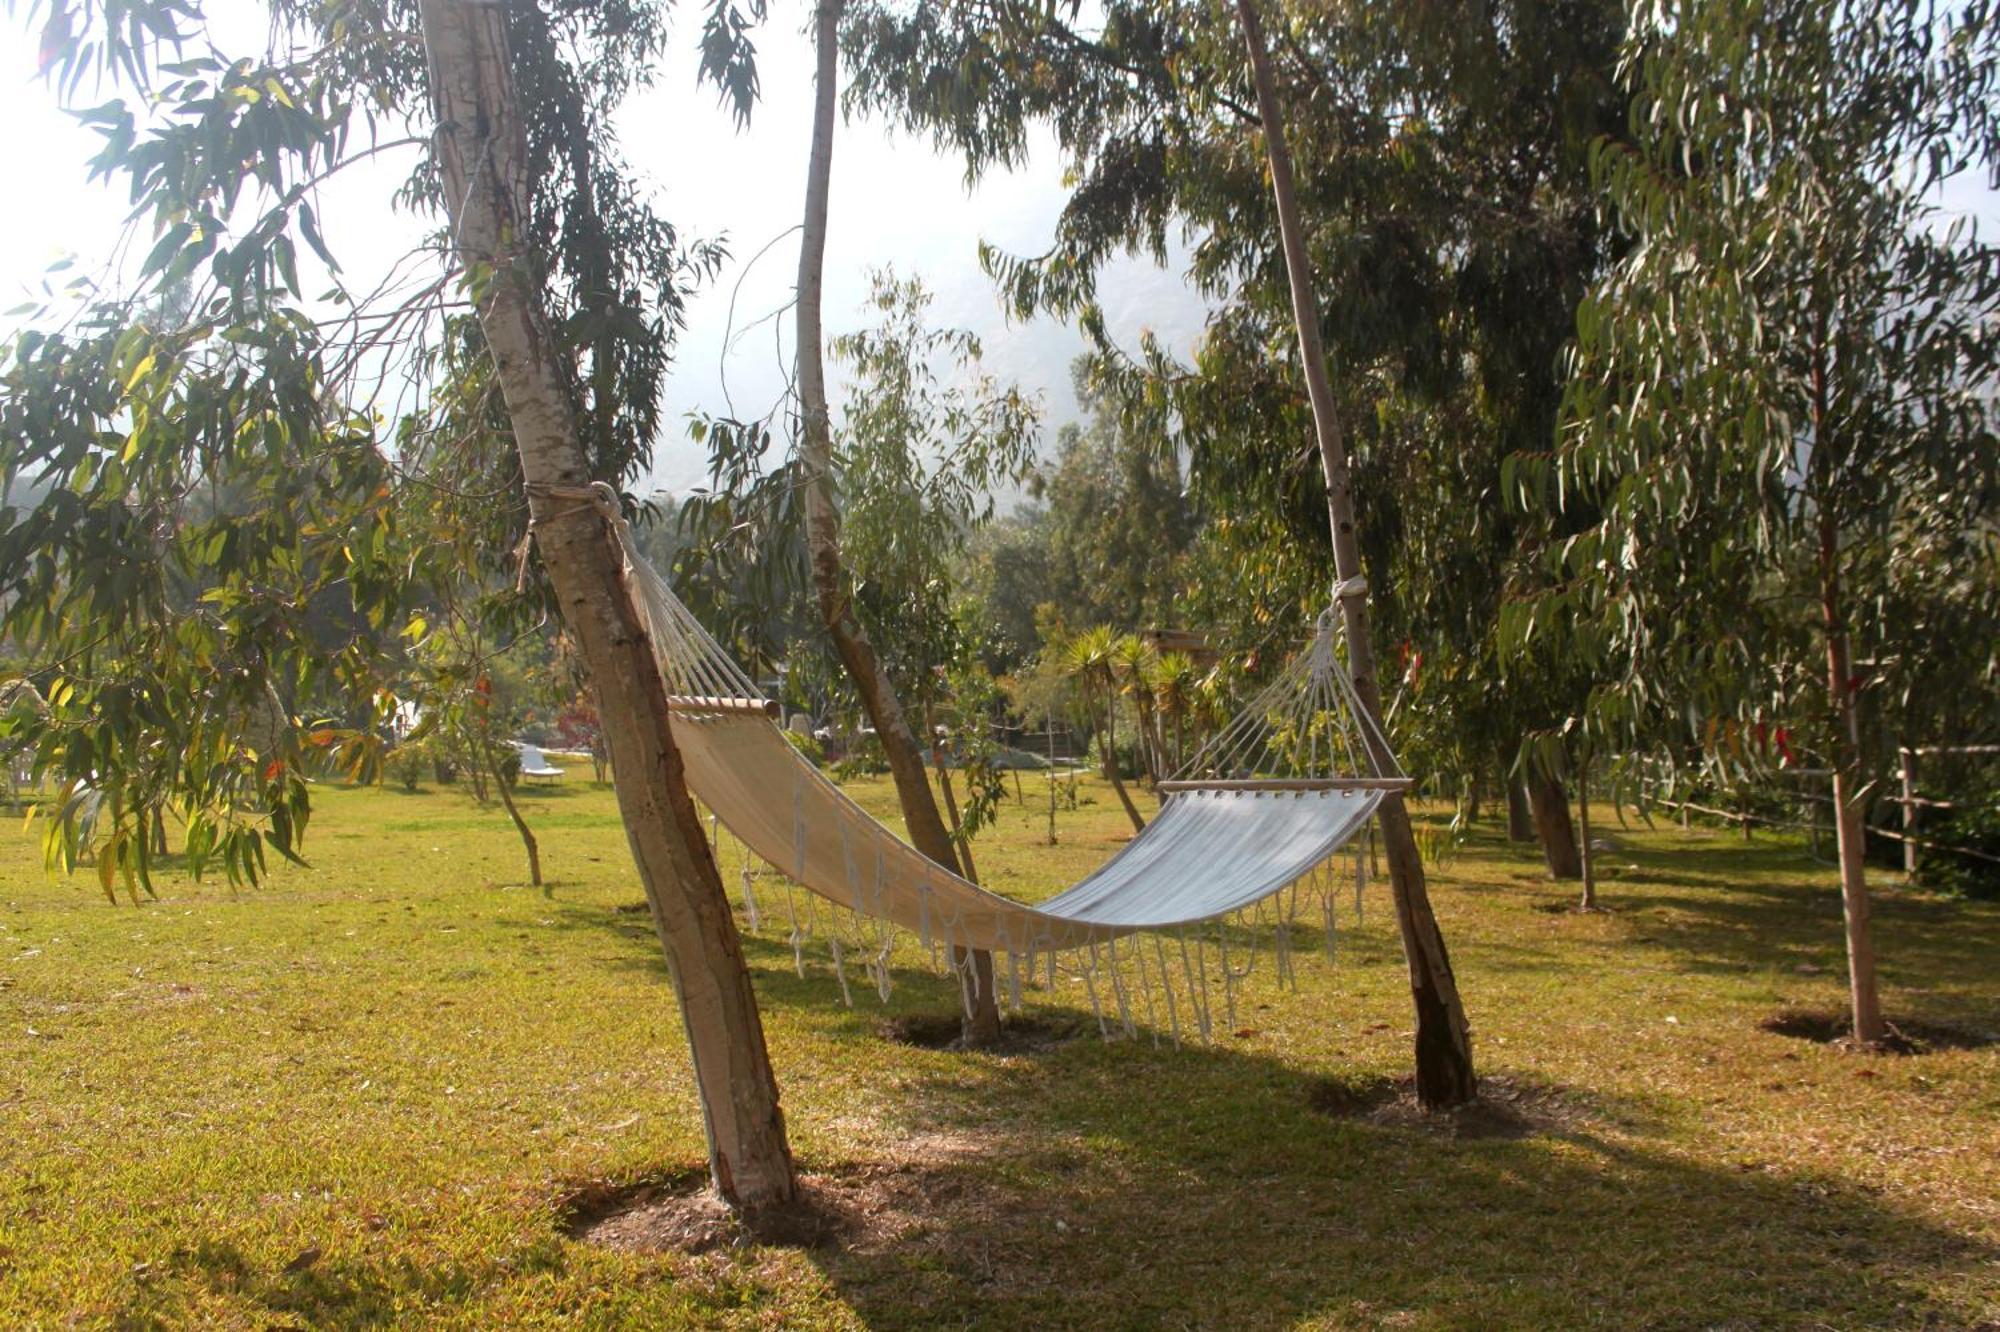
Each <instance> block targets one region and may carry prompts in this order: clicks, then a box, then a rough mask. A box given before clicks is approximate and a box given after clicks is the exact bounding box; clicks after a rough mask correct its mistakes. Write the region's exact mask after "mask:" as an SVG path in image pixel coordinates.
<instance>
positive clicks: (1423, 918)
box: [1236, 0, 1479, 1109]
mask: <svg viewBox="0 0 2000 1332" xmlns="http://www.w3.org/2000/svg"><path fill="white" fill-rule="evenodd" d="M1236 9H1237V14H1238V15H1239V16H1240V18H1241V19H1242V23H1243V35H1244V39H1245V41H1246V42H1247V43H1248V45H1249V47H1250V67H1251V73H1252V75H1253V77H1254V78H1255V81H1256V85H1257V111H1258V114H1259V116H1261V117H1262V119H1263V122H1264V147H1265V151H1266V153H1267V154H1268V156H1269V158H1270V164H1271V190H1272V194H1273V196H1274V197H1275V199H1276V202H1277V210H1278V229H1279V232H1280V235H1281V237H1282V239H1283V241H1284V247H1285V271H1286V274H1287V276H1288V277H1289V279H1290V281H1291V289H1292V317H1293V319H1294V320H1295V321H1296V322H1297V324H1298V330H1299V360H1300V362H1301V363H1302V366H1303V369H1304V371H1305V376H1306V391H1307V393H1308V395H1309V396H1310V397H1311V399H1312V412H1313V429H1314V433H1315V434H1316V435H1317V436H1318V439H1319V452H1320V463H1321V466H1322V467H1323V468H1324V470H1325V472H1326V508H1327V519H1328V522H1329V524H1330V525H1331V527H1332V529H1333V564H1334V572H1335V576H1336V577H1337V578H1338V579H1339V580H1340V583H1341V588H1340V608H1341V615H1342V619H1343V624H1344V626H1345V628H1346V631H1347V651H1348V664H1349V666H1350V668H1351V669H1352V671H1353V675H1354V691H1355V694H1356V696H1357V697H1358V698H1359V700H1360V703H1361V707H1362V709H1363V710H1364V711H1365V712H1366V713H1367V715H1368V716H1369V718H1370V719H1371V720H1372V721H1374V722H1375V725H1376V731H1377V732H1378V733H1382V734H1386V732H1382V731H1381V722H1382V687H1381V681H1380V679H1379V678H1378V670H1377V667H1376V664H1375V644H1374V640H1373V639H1371V638H1370V637H1369V628H1368V602H1367V599H1366V596H1365V594H1363V593H1362V592H1361V591H1359V590H1358V589H1359V581H1358V580H1359V578H1360V574H1361V550H1360V543H1359V542H1358V541H1357V540H1356V538H1355V531H1354V493H1353V490H1352V487H1351V482H1350V478H1349V476H1348V468H1347V450H1346V447H1345V445H1344V443H1343V441H1342V439H1341V428H1340V417H1339V413H1338V410H1337V408H1336V407H1335V405H1334V401H1333V388H1332V385H1330V384H1329V383H1328V382H1327V377H1326V353H1325V350H1324V348H1323V347H1322V346H1321V343H1320V333H1319V309H1318V306H1317V305H1316V303H1315V302H1314V299H1313V291H1312V273H1311V269H1310V267H1309V266H1308V263H1307V259H1306V244H1305V233H1304V231H1303V229H1302V228H1301V227H1300V224H1299V210H1298V202H1297V200H1296V199H1295V198H1294V197H1293V192H1292V159H1291V152H1290V150H1289V149H1287V148H1286V146H1285V126H1284V114H1283V111H1282V110H1281V108H1280V107H1279V105H1278V90H1277V84H1276V82H1275V81H1274V80H1273V78H1272V77H1271V59H1270V56H1269V54H1268V53H1267V52H1266V51H1265V49H1264V33H1263V27H1262V25H1261V24H1260V23H1259V21H1258V18H1257V6H1256V0H1236ZM1368 743H1369V744H1370V746H1371V747H1372V748H1373V749H1374V750H1375V751H1376V761H1377V762H1378V763H1382V764H1384V765H1386V764H1388V763H1390V762H1393V756H1392V755H1390V754H1389V753H1388V752H1387V750H1386V745H1385V744H1384V743H1382V742H1380V741H1377V740H1376V739H1375V737H1374V736H1373V735H1371V736H1370V737H1369V741H1368ZM1376 818H1377V820H1378V821H1379V822H1380V824H1381V825H1382V840H1383V843H1384V846H1385V849H1386V853H1387V855H1388V858H1389V880H1390V885H1391V889H1392V891H1393V893H1394V895H1395V902H1396V924H1397V928H1398V929H1399V930H1400V931H1401V933H1402V937H1403V955H1404V957H1405V958H1406V959H1407V961H1408V963H1409V969H1410V998H1411V1001H1412V1003H1413V1005H1414V1007H1415V1010H1416V1026H1417V1030H1416V1063H1417V1099H1418V1101H1419V1102H1421V1103H1422V1104H1423V1105H1425V1106H1427V1107H1430V1108H1433V1109H1441V1108H1445V1107H1449V1106H1455V1105H1463V1104H1465V1103H1466V1102H1469V1101H1471V1100H1472V1099H1473V1098H1474V1097H1476V1096H1477V1095H1478V1093H1479V1084H1478V1081H1477V1079H1476V1078H1475V1076H1474V1074H1473V1068H1472V1036H1471V1033H1470V1031H1469V1030H1468V1029H1467V1027H1466V1021H1465V1009H1464V1007H1463V1005H1462V1004H1461V1003H1460V1001H1459V997H1458V981H1457V979H1456V978H1455V977H1454V976H1453V975H1452V971H1451V959H1450V957H1449V955H1448V954H1447V953H1446V951H1445V944H1444V935H1443V933H1442V932H1441V931H1440V930H1439V929H1438V925H1437V918H1436V916H1435V915H1434V914H1433V913H1432V911H1431V903H1430V893H1429V890H1428V888H1427V886H1426V885H1425V883H1424V864H1423V859H1422V857H1421V856H1420V855H1419V854H1418V852H1417V839H1416V836H1415V834H1414V832H1413V831H1412V829H1411V827H1410V815H1409V810H1408V808H1407V807H1406V806H1405V804H1404V803H1403V797H1402V794H1401V793H1400V792H1391V793H1390V794H1389V795H1388V797H1387V798H1386V799H1384V800H1383V802H1382V804H1381V805H1380V806H1379V807H1378V809H1377V813H1376Z"/></svg>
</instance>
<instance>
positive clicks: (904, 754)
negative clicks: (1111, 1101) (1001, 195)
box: [797, 0, 1000, 1045]
mask: <svg viewBox="0 0 2000 1332" xmlns="http://www.w3.org/2000/svg"><path fill="white" fill-rule="evenodd" d="M841 8H842V5H841V3H840V0H821V3H820V4H819V6H818V7H817V8H816V9H815V11H814V15H813V33H814V45H815V51H816V54H817V56H818V63H817V72H816V74H815V81H814V99H813V135H812V157H811V159H810V161H809V162H808V164H807V173H806V213H805V225H804V228H803V238H802V239H801V241H800V244H799V285H798V308H797V318H798V362H799V364H798V372H799V381H798V382H799V427H800V429H799V461H800V463H801V465H802V466H803V468H804V470H805V474H806V487H805V510H806V544H807V546H808V548H809V550H810V555H811V561H812V577H813V587H814V590H815V591H816V592H817V594H818V599H819V613H820V621H821V623H823V624H824V625H825V626H826V631H827V633H828V635H829V636H830V637H831V638H832V639H833V647H834V652H835V653H836V655H838V656H839V658H840V664H841V666H842V667H843V668H845V670H846V672H847V677H848V679H850V680H852V681H853V682H854V688H855V691H856V692H857V693H859V694H860V695H861V704H862V706H863V707H864V708H866V709H867V711H868V719H869V721H870V722H871V723H872V724H873V725H874V727H875V734H876V735H877V736H878V737H879V738H880V739H881V741H882V752H883V754H884V756H885V757H887V759H888V761H889V774H890V776H891V778H892V779H893V780H894V781H895V783H896V799H897V801H898V802H899V803H900V804H901V805H902V808H903V823H904V826H906V827H907V828H908V829H909V833H910V841H911V843H912V844H913V845H914V846H915V847H916V848H917V850H919V851H921V852H923V853H924V855H926V856H928V857H929V858H930V859H931V860H932V861H934V862H936V863H937V864H938V865H941V866H943V867H944V868H945V869H948V870H950V871H951V872H952V873H954V874H956V873H958V872H959V869H960V865H959V859H958V856H957V853H956V851H955V849H954V847H953V845H952V840H951V834H950V833H949V832H948V831H946V829H945V825H944V819H943V817H942V816H941V815H939V813H938V806H937V801H936V800H935V799H934V798H932V796H931V784H930V777H929V775H928V774H926V773H925V772H924V761H923V751H922V750H921V749H919V748H918V747H917V740H916V737H915V736H914V735H913V734H911V732H910V723H909V719H908V717H907V716H906V715H905V714H904V711H903V705H902V703H901V701H900V700H898V699H897V697H896V690H895V687H894V686H893V685H892V684H890V682H889V675H888V672H886V671H885V670H883V669H882V663H881V660H880V659H879V658H878V657H877V656H876V653H875V646H874V644H873V643H871V642H869V640H868V631H867V630H866V629H865V628H863V627H862V624H861V621H860V618H859V617H858V616H856V615H855V613H854V600H853V590H852V588H851V586H850V584H849V583H848V580H847V573H846V570H845V569H844V568H843V567H842V565H841V557H840V511H839V509H838V507H837V506H836V505H835V503H834V497H833V422H832V418H831V415H830V413H829V411H828V408H827V400H826V366H825V361H824V358H823V354H822V351H821V343H822V342H823V340H824V337H825V334H824V332H823V330H822V326H821V320H820V288H821V279H822V277H823V276H824V273H825V270H826V220H827V203H828V196H829V194H830V193H831V190H832V182H833V113H834V97H835V92H836V87H835V85H836V83H837V82H838V80H839V77H840V47H839V32H840V11H841ZM953 951H954V956H955V957H957V958H958V959H959V961H960V964H961V966H969V967H970V968H971V985H970V995H969V997H970V999H971V1003H970V1005H969V1007H968V1009H967V1013H966V1018H965V1028H964V1033H963V1034H964V1039H965V1043H966V1044H967V1045H990V1044H992V1043H993V1042H995V1041H997V1040H998V1039H999V1038H1000V1005H999V1000H998V998H997V997H996V996H995V995H994V993H993V955H992V954H991V953H989V952H987V951H985V950H984V949H974V950H970V951H969V952H968V951H965V950H959V949H954V950H953Z"/></svg>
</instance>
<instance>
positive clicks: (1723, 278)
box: [1508, 0, 2000, 772]
mask: <svg viewBox="0 0 2000 1332" xmlns="http://www.w3.org/2000/svg"><path fill="white" fill-rule="evenodd" d="M1635 14H1639V11H1635ZM1641 20H1643V21H1641ZM1997 52H2000V47H1996V35H1995V28H1994V26H1993V24H1992V20H1991V15H1990V13H1989V12H1988V11H1987V9H1986V8H1985V7H1983V6H1973V7H1969V8H1965V9H1963V10H1954V11H1951V12H1943V11H1939V10H1936V9H1934V8H1932V7H1930V6H1927V5H1924V4H1897V5H1891V6H1887V7H1876V6H1872V5H1870V6H1861V5H1847V4H1834V5H1823V4H1817V3H1804V2H1803V0H1799V2H1798V3H1765V2H1764V0H1755V2H1753V0H1740V2H1725V3H1704V4H1699V5H1695V4H1689V5H1668V6H1666V7H1664V8H1660V7H1655V6H1645V7H1643V13H1642V14H1639V18H1636V19H1635V26H1634V32H1633V36H1632V39H1631V42H1630V46H1629V49H1628V52H1627V58H1626V75H1627V77H1628V79H1629V80H1630V82H1631V85H1632V87H1633V89H1634V93H1635V96H1636V101H1635V103H1634V108H1633V115H1632V127H1631V128H1632V140H1631V142H1629V143H1628V142H1623V141H1619V140H1613V139H1607V140H1605V141H1603V142H1602V143H1600V145H1599V146H1598V148H1597V149H1596V151H1595V154H1594V159H1593V169H1594V172H1595V175H1596V177H1597V179H1598V180H1599V181H1600V182H1601V184H1602V185H1603V187H1604V188H1605V190H1606V191H1607V192H1608V194H1609V196H1610V198H1611V199H1612V200H1613V201H1614V202H1615V204H1616V206H1617V209H1618V214H1617V215H1618V218H1619V220H1620V223H1621V225H1622V226H1623V227H1624V228H1625V229H1626V230H1627V231H1628V233H1629V234H1630V236H1631V238H1632V241H1633V245H1632V248H1631V251H1630V253H1629V254H1628V255H1627V256H1626V257H1625V258H1624V259H1623V260H1622V261H1621V262H1620V263H1619V264H1618V265H1617V266H1616V267H1615V268H1614V269H1613V270H1611V272H1610V273H1609V274H1608V275H1607V277H1606V278H1605V280H1604V281H1603V282H1602V283H1601V284H1600V286H1599V287H1598V288H1597V289H1596V290H1595V291H1594V292H1593V293H1592V295H1591V298H1590V299H1589V300H1588V301H1587V302H1586V303H1585V304H1584V305H1583V306H1582V307H1581V308H1580V310H1579V312H1578V335H1579V341H1578V346H1577V351H1576V355H1575V363H1574V365H1573V367H1572V374H1571V379H1570V391H1569V401H1568V403H1567V407H1566V425H1565V429H1564V432H1563V435H1562V437H1561V442H1560V445H1559V447H1558V448H1557V450H1556V451H1555V452H1554V453H1553V455H1550V456H1543V457H1529V458H1524V459H1523V460H1522V461H1521V463H1520V465H1519V466H1517V467H1515V468H1514V469H1513V470H1512V471H1511V473H1510V475H1509V478H1508V488H1509V490H1510V491H1511V492H1513V493H1514V494H1515V495H1517V496H1518V497H1519V499H1520V501H1521V502H1522V503H1523V504H1524V505H1526V506H1528V507H1529V508H1531V509H1533V510H1535V511H1537V512H1541V513H1544V514H1549V515H1554V516H1555V518H1554V519H1552V521H1562V522H1566V523H1568V524H1569V525H1570V526H1569V530H1568V534H1567V535H1564V536H1562V538H1561V539H1560V540H1559V541H1558V540H1551V541H1550V543H1549V545H1548V547H1547V548H1546V550H1545V552H1544V554H1545V560H1544V574H1543V579H1544V580H1545V581H1543V583H1542V586H1541V587H1540V589H1538V590H1537V592H1536V593H1535V595H1533V596H1530V597H1527V598H1524V599H1523V600H1522V601H1520V602H1519V603H1518V604H1517V605H1515V606H1514V607H1513V608H1512V611H1511V623H1510V625H1509V635H1510V638H1511V639H1513V640H1514V641H1516V642H1519V643H1522V644H1532V643H1534V642H1535V641H1536V640H1537V639H1543V640H1546V641H1549V642H1552V643H1553V644H1555V645H1556V646H1554V647H1553V648H1548V649H1545V650H1553V651H1556V652H1558V653H1560V654H1561V655H1563V656H1565V657H1567V658H1569V659H1571V660H1574V661H1577V662H1580V663H1582V664H1583V665H1584V666H1586V667H1587V668H1588V669H1589V670H1590V671H1591V672H1593V674H1594V676H1595V679H1596V682H1597V683H1596V687H1595V690H1594V692H1593V695H1592V698H1591V704H1590V708H1589V710H1588V712H1587V713H1586V714H1585V718H1584V720H1585V723H1586V724H1587V725H1588V727H1589V728H1590V729H1591V730H1592V731H1593V732H1597V733H1601V734H1602V735H1603V736H1604V737H1605V738H1606V740H1607V741H1609V742H1610V743H1614V744H1620V745H1627V746H1630V745H1637V744H1644V743H1648V742H1654V743H1660V742H1665V743H1678V744H1687V743H1690V742H1692V743H1694V744H1697V745H1699V746H1700V748H1701V749H1702V750H1703V751H1704V752H1705V753H1706V754H1707V755H1709V756H1710V757H1711V758H1712V759H1714V760H1717V761H1720V762H1724V763H1730V762H1736V761H1739V760H1737V758H1736V755H1735V754H1734V753H1732V752H1731V750H1732V746H1730V745H1723V744H1718V741H1719V740H1727V739H1728V738H1729V737H1730V736H1732V735H1735V734H1738V733H1740V732H1741V731H1743V730H1745V729H1747V728H1750V727H1753V726H1758V725H1761V726H1763V727H1765V728H1767V729H1768V728H1769V727H1771V726H1783V727H1789V728H1790V729H1791V730H1792V732H1793V734H1794V739H1793V741H1792V745H1793V748H1794V749H1795V750H1796V751H1797V754H1798V757H1799V758H1800V759H1801V760H1815V761H1817V762H1818V764H1819V765H1820V766H1825V765H1826V764H1827V763H1829V762H1840V763H1842V764H1843V765H1844V764H1845V763H1847V762H1848V761H1849V760H1848V759H1846V758H1842V757H1840V756H1839V754H1838V752H1837V751H1839V750H1840V749H1842V748H1843V747H1844V746H1845V744H1846V741H1845V739H1844V738H1843V737H1842V735H1841V732H1842V730H1843V726H1842V724H1841V722H1840V721H1839V720H1838V719H1837V717H1836V713H1837V710H1838V707H1839V702H1840V700H1839V699H1837V698H1835V697H1832V696H1831V695H1830V691H1829V687H1828V683H1827V670H1828V668H1827V665H1826V663H1827V655H1828V652H1829V651H1830V650H1833V647H1832V646H1830V645H1834V646H1838V647H1841V648H1844V647H1845V646H1846V645H1847V644H1848V643H1849V642H1851V656H1852V659H1853V661H1854V662H1855V663H1856V665H1855V667H1854V678H1853V680H1852V681H1851V682H1849V683H1850V687H1851V688H1858V689H1859V691H1860V694H1861V698H1862V700H1863V701H1865V702H1866V703H1867V704H1868V707H1867V709H1866V710H1865V711H1864V712H1863V714H1862V716H1863V721H1862V729H1863V734H1862V736H1861V739H1862V753H1861V755H1860V756H1859V757H1860V761H1862V762H1863V763H1864V765H1865V766H1867V767H1869V768H1872V769H1874V770H1875V771H1878V772H1879V771H1881V770H1882V769H1883V767H1884V766H1885V764H1886V761H1887V760H1888V759H1889V756H1891V755H1892V754H1893V750H1894V746H1895V744H1896V743H1897V737H1898V736H1904V737H1909V736H1916V737H1927V736H1933V735H1952V734H1968V733H1971V734H1976V733H1979V732H1980V731H1981V730H1983V729H1984V728H1985V727H1988V726H1990V725H1992V724H1993V721H1994V720H1995V718H1996V716H2000V712H1997V711H1996V709H2000V687H1996V686H2000V656H1996V648H1995V646H1994V645H1995V643H1996V642H2000V632H1996V631H2000V618H1996V614H2000V582H1996V581H1995V580H1994V579H1993V578H1992V577H1991V574H1992V572H1993V571H1994V570H1995V569H1996V567H2000V566H1996V563H1995V560H1994V555H1993V548H1994V532H1995V528H1994V519H1995V515H1996V514H2000V441H1996V439H1995V435H1994V424H1995V422H1994V403H1995V396H1994V395H1995V391H1996V387H1997V386H2000V359H1996V353H2000V319H1996V314H2000V251H1996V250H1995V249H1994V248H1993V247H1992V246H1991V245H1990V244H1987V243H1985V242H1983V241H1981V240H1979V239H1978V238H1976V237H1975V236H1973V235H1972V234H1970V233H1969V232H1968V231H1966V230H1965V229H1963V228H1960V227H1956V226H1953V227H1947V226H1944V225H1943V224H1942V220H1941V219H1940V218H1938V217H1937V215H1936V214H1935V212H1934V211H1933V208H1932V206H1931V204H1930V202H1929V200H1930V198H1931V192H1932V190H1933V188H1934V187H1935V186H1936V185H1937V184H1938V183H1939V182H1940V181H1942V180H1943V179H1945V178H1947V177H1949V176H1950V175H1952V174H1954V173H1956V172H1958V171H1960V170H1963V169H1966V168H1967V167H1969V166H1972V165H1974V164H1976V163H1979V162H1983V163H1984V164H1986V165H1988V166H1990V165H1991V164H1992V163H1993V162H1994V161H1996V160H2000V159H1996V158H1995V157H1994V156H1992V155H1991V151H1992V149H1993V148H1994V146H1995V144H1996V136H1995V133H1994V126H1995V123H1996V117H1995V113H1994V103H1993V98H1992V90H1993V86H1994V82H1995V72H1996V68H2000V63H1997V62H1996V53H1997ZM1891 607H1898V608H1905V607H1906V608H1909V612H1910V613H1905V614H1901V615H1893V614H1889V613H1886V612H1888V611H1889V609H1890V608H1891ZM1947 608H1950V609H1947ZM1947 625H1948V626H1949V627H1948V628H1947V627H1946V626H1947ZM1968 686H1970V687H1968Z"/></svg>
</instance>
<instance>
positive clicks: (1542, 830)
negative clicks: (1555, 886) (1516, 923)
mask: <svg viewBox="0 0 2000 1332" xmlns="http://www.w3.org/2000/svg"><path fill="white" fill-rule="evenodd" d="M1527 786H1528V808H1529V809H1530V810H1531V811H1532V812H1533V814H1534V818H1535V839H1536V840H1537V841H1539V842H1540V843H1541V844H1542V863H1543V864H1545V865H1547V866H1548V867H1549V877H1550V878H1551V879H1555V880H1557V881H1559V882H1567V881H1569V880H1571V879H1581V878H1582V877H1583V856H1582V854H1581V853H1580V852H1579V851H1578V850H1577V845H1576V825H1575V824H1574V823H1572V822H1571V821H1570V817H1569V792H1568V791H1566V790H1564V789H1563V784H1562V778H1560V777H1551V776H1549V775H1547V774H1546V773H1539V772H1531V773H1530V774H1529V775H1528V782H1527Z"/></svg>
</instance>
